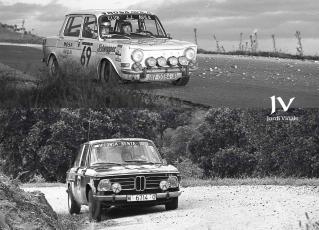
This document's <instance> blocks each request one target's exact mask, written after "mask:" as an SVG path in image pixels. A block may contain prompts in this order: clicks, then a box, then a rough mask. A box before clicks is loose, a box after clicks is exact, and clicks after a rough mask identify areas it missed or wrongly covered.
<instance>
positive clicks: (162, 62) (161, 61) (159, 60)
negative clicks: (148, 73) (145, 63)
mask: <svg viewBox="0 0 319 230" xmlns="http://www.w3.org/2000/svg"><path fill="white" fill-rule="evenodd" d="M166 64H167V61H166V58H164V57H159V58H157V65H159V66H161V67H163V66H166Z"/></svg>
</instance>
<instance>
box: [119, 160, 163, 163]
mask: <svg viewBox="0 0 319 230" xmlns="http://www.w3.org/2000/svg"><path fill="white" fill-rule="evenodd" d="M125 162H136V163H146V164H160V163H158V162H157V163H156V162H151V161H143V160H127V161H125Z"/></svg>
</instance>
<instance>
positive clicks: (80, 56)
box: [43, 10, 197, 85]
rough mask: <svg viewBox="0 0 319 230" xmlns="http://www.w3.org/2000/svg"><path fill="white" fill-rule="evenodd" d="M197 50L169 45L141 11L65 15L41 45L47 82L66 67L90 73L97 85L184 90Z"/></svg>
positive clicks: (149, 15)
mask: <svg viewBox="0 0 319 230" xmlns="http://www.w3.org/2000/svg"><path fill="white" fill-rule="evenodd" d="M196 54H197V46H196V45H195V44H193V43H190V42H186V41H179V40H174V39H172V38H171V37H170V36H169V35H168V34H167V33H166V32H165V30H164V28H163V26H162V24H161V22H160V20H159V19H158V17H157V16H156V15H154V14H152V13H150V12H146V11H133V10H130V11H128V10H124V11H108V10H105V11H104V10H93V11H80V12H74V13H71V14H68V15H66V18H65V21H64V23H63V25H62V27H61V29H60V32H59V34H58V36H55V37H48V38H46V39H44V40H43V55H44V56H43V61H44V62H46V63H47V65H48V67H49V73H50V75H51V76H57V74H58V73H59V70H60V69H61V67H62V66H63V65H64V63H67V62H68V61H72V62H74V63H76V64H78V65H80V66H82V67H81V68H86V69H87V68H93V70H94V72H95V71H96V76H97V78H98V79H99V80H103V79H104V80H105V81H106V82H109V81H112V82H118V81H123V82H127V81H141V82H153V81H169V82H172V83H173V84H175V85H186V84H187V83H188V81H189V77H190V74H191V72H192V71H194V70H195V69H196V68H197V63H196Z"/></svg>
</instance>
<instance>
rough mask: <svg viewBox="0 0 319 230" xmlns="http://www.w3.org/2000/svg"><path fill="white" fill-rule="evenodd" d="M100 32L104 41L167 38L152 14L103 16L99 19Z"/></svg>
mask: <svg viewBox="0 0 319 230" xmlns="http://www.w3.org/2000/svg"><path fill="white" fill-rule="evenodd" d="M99 31H100V37H101V38H102V39H108V38H112V39H114V38H124V39H125V38H127V39H138V38H143V37H156V38H166V37H167V36H166V33H165V31H164V29H163V27H162V25H161V23H160V21H159V20H158V18H157V17H156V16H155V15H150V14H118V15H116V14H114V15H102V16H100V17H99Z"/></svg>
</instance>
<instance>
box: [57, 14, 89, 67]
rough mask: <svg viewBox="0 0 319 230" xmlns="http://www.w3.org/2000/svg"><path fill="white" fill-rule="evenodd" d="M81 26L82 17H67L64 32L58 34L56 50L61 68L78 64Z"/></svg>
mask: <svg viewBox="0 0 319 230" xmlns="http://www.w3.org/2000/svg"><path fill="white" fill-rule="evenodd" d="M82 24H83V17H82V16H81V15H73V16H69V17H68V18H67V22H66V24H65V27H64V30H62V31H61V32H60V36H59V39H58V42H57V50H58V59H59V60H60V65H62V66H61V67H62V68H67V67H68V66H71V65H74V64H75V65H78V64H79V63H80V58H81V39H82V38H81V33H82Z"/></svg>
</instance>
